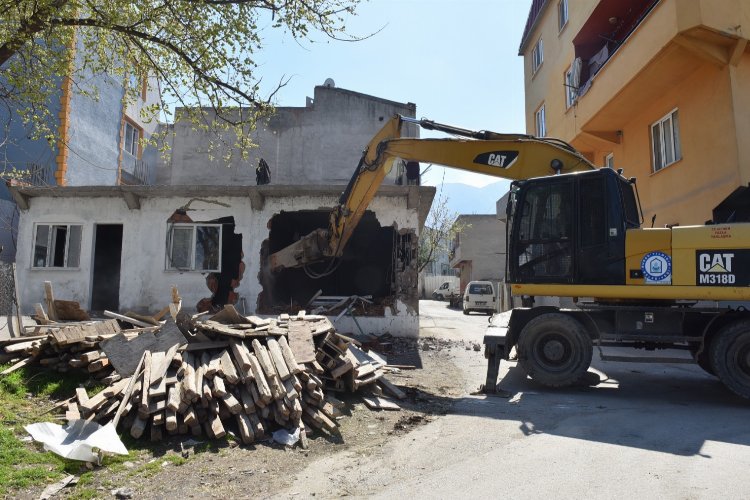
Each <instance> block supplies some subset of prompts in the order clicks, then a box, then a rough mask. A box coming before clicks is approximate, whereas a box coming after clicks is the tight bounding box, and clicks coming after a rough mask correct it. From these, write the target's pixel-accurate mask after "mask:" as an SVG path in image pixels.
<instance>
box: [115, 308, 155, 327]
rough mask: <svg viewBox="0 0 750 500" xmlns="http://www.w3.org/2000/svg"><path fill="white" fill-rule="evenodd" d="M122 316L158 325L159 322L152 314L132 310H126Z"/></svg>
mask: <svg viewBox="0 0 750 500" xmlns="http://www.w3.org/2000/svg"><path fill="white" fill-rule="evenodd" d="M124 316H127V317H128V318H133V319H137V320H139V321H143V322H144V323H149V324H151V325H153V326H160V325H161V323H160V322H159V320H157V319H155V318H154V317H153V316H148V315H146V314H138V313H136V312H133V311H128V312H126V313H125V314H124Z"/></svg>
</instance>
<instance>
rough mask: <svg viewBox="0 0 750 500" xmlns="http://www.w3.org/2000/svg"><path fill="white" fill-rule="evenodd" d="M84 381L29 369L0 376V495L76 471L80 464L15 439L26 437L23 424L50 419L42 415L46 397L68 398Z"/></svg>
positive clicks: (81, 376) (70, 376)
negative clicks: (38, 449)
mask: <svg viewBox="0 0 750 500" xmlns="http://www.w3.org/2000/svg"><path fill="white" fill-rule="evenodd" d="M7 366H8V365H6V366H0V370H2V369H4V368H5V367H7ZM84 380H86V376H85V375H82V374H81V375H77V374H66V375H65V376H60V374H59V373H54V372H51V371H49V370H42V369H39V368H29V367H27V368H22V369H20V370H16V371H15V372H13V373H10V374H8V375H4V376H1V377H0V496H5V495H8V494H9V492H10V491H13V490H18V489H23V488H29V487H31V486H38V485H40V484H46V483H49V482H52V481H54V480H56V479H60V478H61V477H62V476H63V475H64V474H66V473H69V474H78V473H79V472H80V468H81V465H82V464H81V462H76V461H72V460H65V459H63V458H61V457H59V456H57V455H55V454H54V453H51V452H41V451H37V450H36V449H35V448H34V445H33V444H31V443H28V442H23V441H21V439H20V438H19V436H25V435H26V432H25V431H24V430H23V426H24V425H27V424H30V423H34V422H41V421H45V420H50V418H51V415H49V414H43V412H44V410H46V409H47V408H48V407H49V406H50V405H51V404H50V403H49V401H48V399H49V398H55V399H57V398H60V399H64V398H67V397H71V396H72V395H73V394H74V392H75V388H76V387H77V386H78V385H79V384H80V383H81V382H82V381H84Z"/></svg>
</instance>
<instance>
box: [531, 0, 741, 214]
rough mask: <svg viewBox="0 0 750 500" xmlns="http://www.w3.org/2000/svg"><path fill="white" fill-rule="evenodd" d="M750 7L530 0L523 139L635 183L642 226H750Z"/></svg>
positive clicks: (723, 1)
mask: <svg viewBox="0 0 750 500" xmlns="http://www.w3.org/2000/svg"><path fill="white" fill-rule="evenodd" d="M748 37H750V0H598V1H597V0H533V3H532V6H531V10H530V12H529V18H528V21H527V24H526V28H525V30H524V34H523V38H522V41H521V46H520V49H519V55H522V56H523V57H524V73H525V75H524V78H525V89H526V123H527V131H528V132H529V133H530V134H535V135H540V136H550V137H558V138H561V139H563V140H565V141H568V142H570V143H571V144H572V145H573V146H575V147H576V148H577V149H578V150H580V151H581V152H583V153H584V154H585V155H586V156H587V157H588V158H589V159H590V160H592V161H593V162H595V163H596V164H597V165H601V166H612V167H614V168H623V169H624V175H625V176H627V177H637V179H638V183H637V185H638V189H639V192H640V199H641V203H642V206H643V211H644V219H645V223H644V225H645V226H646V227H649V226H650V225H651V220H652V217H654V216H656V219H655V224H654V225H655V227H664V226H665V225H673V224H679V225H691V224H703V223H704V222H706V221H707V220H710V219H714V220H716V221H717V222H722V221H726V220H727V219H728V218H731V219H730V220H736V221H750V191H749V190H748V183H749V182H750V47H748Z"/></svg>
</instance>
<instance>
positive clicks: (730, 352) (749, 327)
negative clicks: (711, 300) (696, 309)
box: [710, 320, 750, 399]
mask: <svg viewBox="0 0 750 500" xmlns="http://www.w3.org/2000/svg"><path fill="white" fill-rule="evenodd" d="M710 359H711V366H712V367H713V369H714V371H715V372H716V376H717V377H719V380H721V383H722V384H724V385H725V386H726V387H727V389H729V390H730V391H732V392H733V393H735V394H737V395H738V396H741V397H743V398H747V399H750V320H740V321H737V322H735V323H732V324H730V325H728V326H725V327H724V328H723V329H721V330H720V331H719V333H718V334H717V335H716V337H714V339H713V341H712V342H711V356H710Z"/></svg>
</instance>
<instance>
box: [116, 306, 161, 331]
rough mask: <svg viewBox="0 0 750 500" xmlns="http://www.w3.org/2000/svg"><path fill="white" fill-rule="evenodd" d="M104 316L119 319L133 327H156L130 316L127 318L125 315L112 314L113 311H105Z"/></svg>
mask: <svg viewBox="0 0 750 500" xmlns="http://www.w3.org/2000/svg"><path fill="white" fill-rule="evenodd" d="M104 315H105V316H107V317H108V318H115V319H119V320H120V321H125V322H127V323H130V324H131V325H135V326H141V327H143V328H147V327H149V326H154V325H152V324H150V323H146V322H145V321H141V320H139V319H136V318H131V317H129V316H125V315H124V314H118V313H116V312H112V311H106V310H105V311H104Z"/></svg>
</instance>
